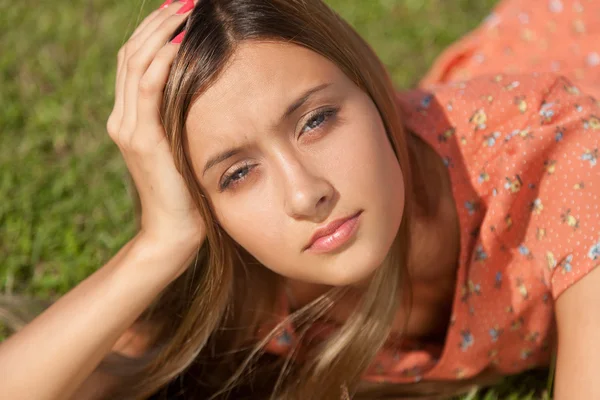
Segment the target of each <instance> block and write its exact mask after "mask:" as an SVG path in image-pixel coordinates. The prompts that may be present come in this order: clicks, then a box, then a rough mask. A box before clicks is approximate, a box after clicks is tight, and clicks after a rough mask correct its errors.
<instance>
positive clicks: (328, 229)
mask: <svg viewBox="0 0 600 400" xmlns="http://www.w3.org/2000/svg"><path fill="white" fill-rule="evenodd" d="M361 213H362V210H361V211H358V212H357V213H354V214H352V215H350V216H348V217H345V218H340V219H336V220H334V221H331V222H330V223H328V224H326V225H324V226H321V227H319V228H317V229H316V230H315V233H314V234H313V235H312V237H311V238H310V241H309V242H308V244H307V245H306V246H305V247H304V249H303V250H307V249H309V248H310V247H311V246H312V245H313V244H314V243H315V242H316V241H318V240H319V239H321V238H324V237H327V236H329V235H332V234H333V233H335V232H336V231H337V230H338V229H339V228H340V227H341V226H342V225H344V224H346V223H347V222H348V221H350V220H352V219H354V218H356V217H358V216H359V215H360V214H361Z"/></svg>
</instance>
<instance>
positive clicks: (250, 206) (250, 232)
mask: <svg viewBox="0 0 600 400" xmlns="http://www.w3.org/2000/svg"><path fill="white" fill-rule="evenodd" d="M231 203H235V204H222V205H221V206H220V207H219V208H217V209H216V210H215V211H216V216H217V218H218V221H219V224H220V225H221V227H222V228H223V229H224V230H225V232H227V234H228V235H229V236H231V238H232V239H233V240H235V241H236V242H237V243H238V244H239V245H240V246H242V247H243V248H244V249H245V250H246V251H247V252H248V253H250V254H251V255H252V256H253V257H254V258H256V259H257V260H258V261H260V262H261V263H263V264H265V265H273V264H275V265H277V260H275V259H274V258H276V256H277V254H278V253H279V252H278V251H275V249H283V248H284V246H285V245H286V240H285V233H286V232H285V229H284V228H283V226H282V225H281V216H280V215H278V214H279V213H278V212H277V209H276V208H275V205H274V204H272V203H271V202H270V201H266V200H265V198H264V197H261V198H256V199H248V198H247V197H245V198H244V201H241V200H240V201H235V202H231Z"/></svg>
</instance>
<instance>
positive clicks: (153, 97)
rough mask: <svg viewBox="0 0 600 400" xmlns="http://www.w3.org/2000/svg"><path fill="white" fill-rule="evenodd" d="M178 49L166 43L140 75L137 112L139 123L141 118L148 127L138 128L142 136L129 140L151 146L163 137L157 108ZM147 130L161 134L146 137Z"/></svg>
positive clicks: (176, 45)
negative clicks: (139, 141)
mask: <svg viewBox="0 0 600 400" xmlns="http://www.w3.org/2000/svg"><path fill="white" fill-rule="evenodd" d="M178 49H179V45H178V44H174V43H168V44H167V45H165V46H163V47H162V48H161V49H160V50H159V51H158V53H157V54H156V56H155V57H154V59H153V60H152V63H151V64H150V66H149V67H148V69H147V70H146V73H145V74H144V75H143V76H142V78H141V80H140V83H139V88H138V96H139V97H138V102H137V114H138V115H139V116H141V117H142V118H140V121H139V123H140V124H142V120H143V125H144V126H145V127H148V129H140V132H143V133H144V135H143V136H144V137H143V138H132V139H130V141H131V140H133V141H137V140H140V139H141V141H143V142H144V143H147V145H149V146H153V145H156V144H157V142H158V141H160V140H163V139H164V131H163V128H162V122H161V120H160V115H159V110H158V109H159V106H160V104H161V102H162V96H163V90H164V87H165V84H166V82H167V78H168V76H169V72H170V70H171V65H172V64H173V60H174V59H175V55H176V54H177V50H178ZM157 128H159V129H157ZM149 132H158V133H162V134H161V135H160V137H156V135H152V137H148V136H149V135H151V133H150V134H149V135H148V134H147V133H149ZM137 147H140V144H139V143H138V145H136V148H137Z"/></svg>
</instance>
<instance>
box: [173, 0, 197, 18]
mask: <svg viewBox="0 0 600 400" xmlns="http://www.w3.org/2000/svg"><path fill="white" fill-rule="evenodd" d="M193 8H194V0H186V2H185V4H184V5H183V7H181V8H180V9H179V10H177V12H176V13H175V14H177V15H181V14H185V13H186V12H188V11H190V10H191V9H193Z"/></svg>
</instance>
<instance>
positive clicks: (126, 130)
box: [107, 0, 205, 252]
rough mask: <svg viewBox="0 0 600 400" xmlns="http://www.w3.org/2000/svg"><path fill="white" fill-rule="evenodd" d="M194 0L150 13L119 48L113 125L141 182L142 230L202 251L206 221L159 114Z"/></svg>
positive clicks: (160, 239)
mask: <svg viewBox="0 0 600 400" xmlns="http://www.w3.org/2000/svg"><path fill="white" fill-rule="evenodd" d="M193 6H194V3H193V1H192V0H188V1H186V2H174V3H172V4H170V5H168V7H167V6H163V7H161V8H160V9H159V10H156V11H154V12H153V13H152V14H150V15H149V16H148V17H147V18H146V19H145V20H144V21H143V22H142V23H141V24H140V26H139V27H138V28H137V29H136V30H135V32H134V33H133V35H132V36H131V38H130V39H129V40H128V41H127V43H125V45H123V47H122V48H121V49H120V50H119V53H118V67H117V80H116V91H115V104H114V108H113V110H112V113H111V114H110V117H109V118H108V122H107V130H108V133H109V135H110V137H111V138H112V140H113V141H114V142H115V143H116V144H117V145H118V146H119V149H120V150H121V153H122V155H123V158H124V159H125V163H126V164H127V167H128V169H129V171H130V173H131V175H132V177H133V180H134V182H135V185H136V187H137V190H138V193H139V196H140V202H141V209H142V226H141V232H140V234H141V235H142V236H144V237H145V238H146V239H149V240H150V241H153V242H156V243H157V244H160V245H162V246H164V245H167V246H168V245H173V246H174V245H178V246H179V245H181V244H185V248H186V249H188V250H189V251H190V252H193V250H194V249H195V250H197V248H198V246H199V245H200V244H201V243H202V241H203V240H204V238H205V225H204V222H203V221H202V218H201V216H200V214H199V213H198V211H197V209H196V207H195V205H194V203H193V201H192V198H191V196H190V194H189V192H188V190H187V188H186V186H185V184H184V181H183V178H182V176H181V175H180V174H179V172H178V171H177V169H176V168H175V165H174V161H173V157H172V155H171V152H170V149H169V145H168V143H167V140H166V137H165V131H164V127H163V125H162V122H161V118H160V115H159V109H160V105H161V101H162V95H163V90H164V87H165V83H166V81H167V77H168V75H169V71H170V67H171V64H172V62H173V59H174V57H175V55H176V54H177V50H178V48H179V44H178V42H180V40H177V39H180V38H181V36H179V37H178V38H176V39H174V40H173V42H168V40H169V38H170V37H171V36H172V35H173V33H174V32H175V30H176V29H177V27H178V26H179V25H180V24H181V23H182V22H184V21H185V19H186V18H187V16H188V15H189V13H190V11H191V10H192V8H193Z"/></svg>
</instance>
